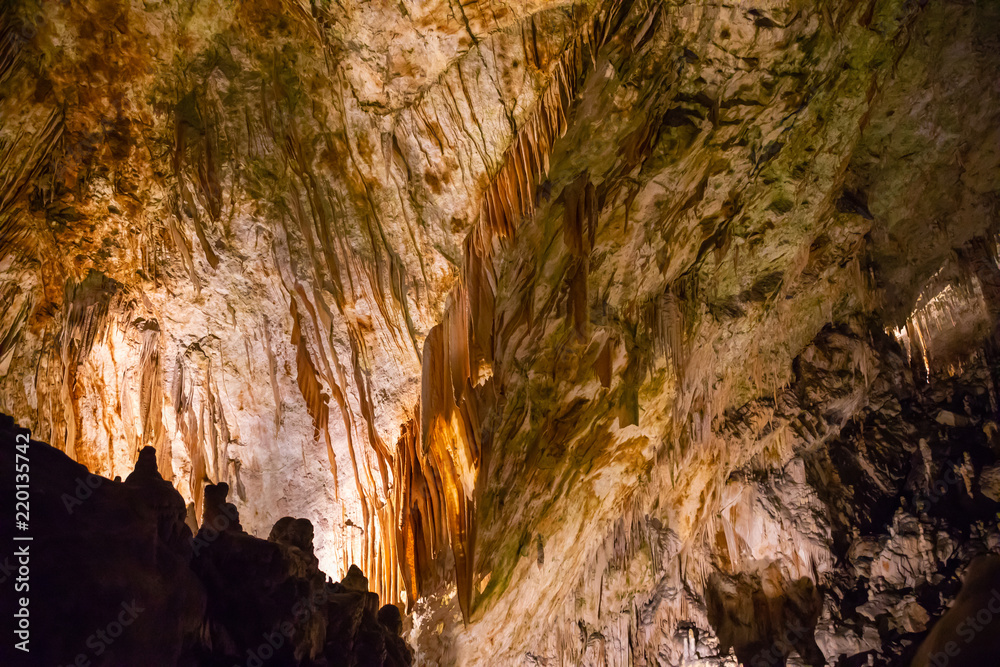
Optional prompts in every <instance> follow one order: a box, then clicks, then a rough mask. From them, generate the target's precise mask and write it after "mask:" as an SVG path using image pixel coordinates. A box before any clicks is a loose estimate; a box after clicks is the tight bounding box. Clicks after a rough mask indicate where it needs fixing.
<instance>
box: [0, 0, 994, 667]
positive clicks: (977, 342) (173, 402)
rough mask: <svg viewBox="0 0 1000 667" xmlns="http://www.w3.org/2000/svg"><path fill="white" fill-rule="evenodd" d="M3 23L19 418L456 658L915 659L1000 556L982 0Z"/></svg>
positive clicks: (451, 6) (86, 16) (0, 249)
mask: <svg viewBox="0 0 1000 667" xmlns="http://www.w3.org/2000/svg"><path fill="white" fill-rule="evenodd" d="M3 12H4V13H3V26H2V32H3V40H2V49H3V51H2V53H0V140H2V144H0V160H2V162H0V179H2V180H0V183H2V186H0V294H3V304H4V306H5V308H4V314H3V319H2V321H0V371H2V379H0V407H2V408H3V409H4V410H5V411H7V412H10V413H12V414H16V415H17V416H18V418H19V419H20V420H21V421H22V422H23V423H24V424H25V425H28V426H30V427H31V428H32V429H33V432H34V433H35V435H36V437H38V438H41V439H45V440H49V441H51V442H52V443H53V445H54V446H56V447H58V448H59V449H62V450H63V451H65V452H66V453H67V454H68V455H69V456H70V457H72V458H74V459H75V460H77V461H79V462H81V463H83V464H85V465H87V466H88V467H89V468H90V469H91V470H93V471H95V472H98V473H101V474H103V475H105V476H108V477H113V476H115V475H121V474H123V473H127V471H129V470H131V469H132V467H133V464H134V462H136V461H137V460H138V461H140V462H141V463H142V464H143V467H144V469H145V468H146V467H148V466H149V461H148V460H147V461H143V459H142V456H141V455H140V452H142V451H144V450H143V448H144V447H146V446H152V447H154V448H155V451H156V452H158V460H157V461H156V468H157V469H158V470H159V472H160V474H162V476H163V478H164V479H165V480H167V481H168V482H170V483H172V484H173V485H174V486H176V488H177V489H178V490H179V492H180V493H181V495H182V496H183V498H184V501H185V502H186V503H187V504H189V505H190V508H187V509H186V513H187V514H189V515H191V516H193V517H202V516H206V517H207V516H208V513H209V511H210V510H211V511H216V510H218V511H222V510H220V509H219V507H220V506H221V505H220V504H219V502H217V499H211V498H210V495H211V494H213V493H218V492H219V489H220V488H225V489H228V490H231V494H230V495H231V496H232V497H231V498H230V499H229V500H228V501H227V500H226V499H225V494H223V496H224V497H223V503H222V504H223V505H224V504H225V502H232V503H233V505H234V507H235V508H237V509H238V510H239V514H240V517H241V523H242V526H243V528H245V529H246V530H247V531H248V532H249V533H252V534H255V535H258V536H261V537H263V536H265V535H268V534H269V531H271V530H272V528H271V527H272V526H274V530H275V531H277V533H275V540H274V542H275V544H277V545H278V547H277V548H279V549H283V550H284V551H282V553H285V552H286V551H287V552H288V553H295V554H298V555H296V556H294V558H292V557H290V556H289V558H292V560H293V561H294V562H296V563H302V567H305V566H306V565H305V564H306V563H308V562H311V560H310V558H309V557H308V556H307V555H306V554H305V552H304V551H303V550H302V547H301V544H299V542H301V541H302V540H301V539H300V538H301V535H302V534H304V532H307V531H306V528H305V527H304V525H302V526H296V525H286V524H282V528H281V529H280V530H279V529H278V527H277V524H278V523H279V521H278V520H279V519H281V518H282V517H285V516H300V517H308V518H309V519H310V520H311V522H312V526H313V528H314V529H315V538H316V543H317V546H316V554H315V555H316V558H317V560H318V561H319V564H320V565H321V566H322V567H323V568H324V569H325V570H326V571H328V572H330V573H331V574H333V575H334V576H336V577H338V578H339V577H341V576H344V575H348V566H349V565H350V564H351V563H357V564H358V565H359V566H360V571H359V572H358V573H356V574H357V575H359V576H361V577H366V578H367V580H368V582H369V585H370V586H371V588H372V590H373V591H374V592H376V593H378V595H379V596H380V597H381V599H383V600H385V601H390V602H402V601H404V599H405V603H406V606H407V608H409V609H410V610H412V611H413V612H414V615H413V617H412V619H411V620H409V621H407V624H406V625H407V626H408V627H409V628H410V632H411V639H412V641H413V643H414V645H415V648H416V650H417V657H418V659H420V660H423V661H424V662H425V663H426V664H435V663H437V664H448V665H450V664H470V665H471V664H496V662H495V661H498V660H499V661H501V662H503V663H504V664H522V663H528V664H531V663H532V662H534V663H535V664H588V665H589V664H594V665H618V664H657V663H656V661H657V660H660V661H661V662H662V661H667V663H668V664H682V661H687V662H688V664H697V663H696V661H698V660H702V661H708V662H703V663H701V664H725V662H724V661H725V660H727V659H729V658H727V657H726V655H725V654H726V653H727V652H728V650H729V649H730V648H733V650H734V651H735V655H737V656H740V655H741V654H743V652H744V651H745V650H750V651H751V654H752V653H753V652H755V651H757V652H759V651H760V650H765V651H770V649H772V648H774V647H773V646H772V645H771V644H773V643H774V637H775V636H776V635H780V634H782V628H785V626H787V625H788V623H789V621H788V618H792V619H793V620H794V621H795V623H797V624H801V623H804V621H803V619H807V620H808V623H805V625H807V626H809V627H808V630H807V631H806V632H804V633H800V634H799V635H797V636H796V642H797V643H796V642H785V643H784V644H783V646H784V645H785V644H787V645H789V646H792V647H793V648H794V653H795V654H797V655H798V656H799V658H801V659H803V660H806V661H809V660H812V661H813V662H815V661H816V660H818V658H817V657H816V656H815V651H814V649H813V648H812V646H813V645H812V644H810V643H809V642H807V641H806V639H807V638H808V637H815V645H816V646H817V647H818V649H819V650H820V651H821V652H822V653H823V654H824V656H825V659H826V660H828V661H830V662H831V663H832V662H834V661H835V660H836V659H840V658H844V659H852V660H856V661H860V660H865V661H867V660H868V659H869V657H870V658H871V660H873V661H885V663H884V664H890V663H889V662H888V661H891V660H904V659H907V658H906V656H908V655H909V654H908V653H907V651H910V650H911V649H912V648H915V644H916V640H917V639H918V635H919V633H921V632H924V631H926V629H927V627H928V623H929V622H930V619H931V614H935V615H936V614H940V613H941V611H942V609H943V606H942V604H941V603H940V602H938V603H935V604H931V603H930V602H928V601H927V600H926V599H924V598H926V597H933V596H932V591H935V592H939V593H940V594H941V595H944V596H945V597H950V596H952V595H954V593H955V590H952V589H953V588H954V583H955V581H956V579H955V577H957V576H958V575H959V574H960V573H961V572H962V571H963V568H964V565H965V564H966V563H967V562H968V558H967V557H971V556H972V555H973V554H974V553H978V551H990V550H995V549H996V543H995V538H994V534H995V530H994V528H995V518H993V519H991V514H990V512H991V511H993V507H992V506H991V505H990V504H989V503H990V502H994V501H995V500H996V498H995V497H993V496H991V495H990V494H995V493H996V492H995V491H991V490H990V489H989V487H988V484H987V486H986V487H983V488H982V490H981V491H979V492H977V491H976V490H975V488H976V484H981V482H980V481H977V480H981V479H983V480H989V479H992V478H991V477H990V475H991V474H993V473H991V471H992V470H993V468H992V467H991V466H992V465H994V464H995V461H994V460H991V459H990V458H989V456H990V454H989V450H990V448H991V447H993V446H994V443H993V441H992V438H993V432H994V431H993V429H995V422H994V421H993V420H994V419H995V415H994V414H992V413H991V412H990V411H991V410H992V411H994V412H995V410H996V405H995V403H996V397H995V396H994V394H995V387H996V381H997V379H998V376H997V371H996V359H997V358H998V357H997V355H998V354H1000V351H998V350H997V348H996V341H997V340H998V338H997V336H996V329H995V327H996V322H997V321H998V314H1000V271H998V269H997V268H996V267H997V263H996V258H995V254H996V253H995V249H996V248H995V246H996V241H995V239H996V232H997V229H996V217H997V192H998V190H1000V182H998V179H1000V146H998V142H1000V140H998V134H997V132H998V130H997V128H998V127H1000V122H998V121H1000V89H998V85H1000V84H998V82H1000V76H998V74H1000V56H998V55H997V54H998V53H1000V44H998V43H997V34H998V32H1000V31H998V30H997V28H998V26H1000V16H998V9H997V7H996V5H995V3H959V2H942V3H912V2H903V1H900V0H872V1H871V2H818V3H814V4H809V5H806V4H803V3H795V2H773V3H760V4H759V6H750V5H747V6H743V5H714V4H706V3H689V2H652V1H651V2H644V1H639V0H636V1H629V0H607V1H596V0H595V1H593V2H580V3H564V2H555V1H554V0H553V1H548V0H533V1H525V2H517V3H514V2H498V1H492V2H491V1H489V0H483V1H481V2H469V3H461V2H458V3H455V2H416V1H413V0H404V1H403V2H401V3H397V4H396V5H392V4H391V3H363V4H352V3H337V2H321V1H319V0H317V1H316V2H311V3H301V2H296V1H293V0H284V1H282V0H244V1H241V2H223V1H220V2H206V3H194V4H190V3H179V2H163V3H156V4H155V5H154V4H151V3H143V4H142V6H140V5H137V4H135V3H126V2H122V1H120V0H100V1H96V0H80V1H67V2H63V1H58V2H49V3H34V2H32V1H29V0H23V1H21V2H16V3H10V4H9V5H8V6H7V7H5V9H4V10H3ZM903 387H905V388H908V389H900V388H903ZM956 387H959V388H960V390H961V391H964V392H966V395H967V396H968V397H970V398H969V403H970V405H969V406H967V407H965V406H963V407H961V408H959V407H958V406H955V405H951V401H952V399H951V398H947V397H942V392H944V393H947V391H954V390H956ZM991 392H993V393H991ZM904 405H905V406H907V407H906V409H905V410H904V409H903V407H902V406H904ZM893 410H896V411H897V412H896V413H893V412H892V411H893ZM859 424H863V425H866V426H865V427H864V428H862V427H861V426H859ZM970 424H974V426H970ZM990 424H994V425H993V426H990ZM955 429H966V431H961V433H963V434H965V435H962V436H961V437H962V438H964V439H965V441H967V442H973V441H975V444H976V447H978V449H976V448H975V447H973V446H972V445H966V444H959V443H957V442H953V440H954V439H955V438H957V437H959V436H953V435H952V433H953V431H954V430H955ZM973 431H974V432H975V437H974V438H973V437H972V436H971V435H969V433H971V432H973ZM870 433H875V434H876V436H875V437H876V444H868V440H867V438H868V437H869V434H870ZM942 433H943V435H942ZM966 436H968V437H966ZM862 443H864V447H863V448H862V449H860V450H859V452H860V453H856V452H855V451H853V448H855V447H862ZM939 446H940V447H941V448H942V450H941V451H938V449H936V448H937V447H939ZM945 452H947V453H945ZM966 452H969V453H968V461H967V462H966V459H965V458H964V456H965V453H966ZM976 452H978V453H976ZM918 453H919V457H917V455H918ZM960 454H961V455H960ZM914 457H917V458H919V465H918V464H917V463H912V462H911V459H914V461H915V460H916V458H914ZM949 457H952V458H949ZM954 457H958V459H957V460H958V462H956V460H953V459H954ZM911 463H912V465H911ZM943 470H946V471H951V472H952V473H953V474H954V475H958V476H959V477H961V478H962V480H967V481H963V482H962V484H961V485H954V484H953V485H950V486H949V489H950V490H949V494H947V495H946V497H947V498H949V499H951V500H954V501H955V502H958V499H957V498H952V496H953V495H955V494H956V493H957V491H956V489H958V488H959V487H961V488H964V489H965V490H966V491H967V492H968V494H971V495H970V500H969V502H970V503H972V506H973V507H972V509H973V510H974V511H973V512H972V513H971V515H970V516H969V517H966V518H965V519H960V518H957V517H955V516H953V515H951V514H949V513H948V512H945V508H950V507H951V504H949V502H950V501H949V502H943V501H942V502H935V503H930V505H931V507H930V510H927V509H926V508H923V509H920V508H918V507H917V506H916V505H914V503H917V502H918V501H919V502H920V503H925V504H926V500H922V499H921V498H922V496H921V495H920V494H921V491H920V489H921V488H925V487H926V488H929V489H933V483H934V482H935V480H936V479H937V477H936V475H938V474H944V473H943V472H942V471H943ZM956 470H961V471H962V472H955V471H956ZM921 471H923V472H921ZM921 474H922V475H923V477H922V478H920V475H921ZM913 476H916V477H915V478H914V479H915V480H916V481H914V480H911V479H910V477H913ZM921 484H922V485H923V487H922V486H921ZM223 485H225V486H224V487H223ZM960 495H961V494H959V496H960ZM900 499H905V500H906V502H907V503H909V504H908V505H907V506H906V507H905V508H901V509H900V508H899V502H900ZM176 510H178V508H176V507H174V508H173V509H172V510H171V511H176ZM935 512H937V514H935ZM924 514H926V515H927V516H926V517H925V516H924ZM970 518H971V521H970ZM956 521H957V523H956ZM963 521H964V524H963ZM991 521H992V522H993V524H992V526H993V527H992V528H991V524H990V522H991ZM976 522H979V523H981V524H982V525H981V526H980V525H979V523H976ZM970 523H971V524H972V525H974V526H979V527H978V528H975V530H972V532H971V533H970V532H969V531H970V530H971V529H969V528H968V526H969V525H970ZM960 524H961V525H960ZM954 531H958V532H954ZM977 531H978V532H977ZM991 531H992V532H991ZM942 534H943V537H942ZM883 541H884V543H883ZM282 545H283V546H282ZM949 545H950V546H949ZM291 550H298V551H291ZM272 551H273V550H272ZM299 552H301V553H299ZM956 553H957V554H960V555H961V556H962V557H961V558H959V559H958V560H956V558H958V557H957V556H955V555H954V554H956ZM918 554H919V558H918V557H917V555H918ZM913 559H916V560H915V561H914V560H913ZM911 561H912V562H911ZM959 561H961V562H959ZM879 568H881V569H879ZM803 578H805V579H806V580H807V581H808V582H810V584H811V585H812V586H814V587H815V589H816V590H817V591H818V592H819V593H821V595H820V599H821V602H820V603H817V604H819V605H820V607H821V609H818V610H817V609H813V608H812V606H811V603H810V604H806V603H805V600H806V598H808V599H809V600H813V598H812V597H811V594H810V595H809V596H805V595H804V594H802V595H799V593H796V594H795V595H791V594H790V593H789V592H788V591H799V592H800V593H801V590H804V589H800V588H796V586H797V585H799V584H798V582H801V581H803ZM800 586H801V587H805V584H804V583H803V584H801V585H800ZM948 586H951V587H952V589H949V588H948ZM726 591H730V593H731V592H732V591H744V592H745V593H746V595H748V596H749V597H750V598H754V595H757V597H758V598H760V599H761V600H765V599H766V600H767V601H768V602H767V605H765V606H768V605H770V606H769V608H771V607H773V608H774V609H773V610H772V612H773V613H771V612H769V613H771V615H770V616H768V615H767V614H759V616H760V618H761V619H764V618H765V617H766V618H769V619H770V620H768V621H767V622H766V623H764V621H763V620H762V621H761V623H762V624H759V625H754V624H753V623H751V624H750V625H749V626H748V627H746V628H742V629H739V631H736V630H734V629H733V628H734V627H737V626H736V625H733V623H734V622H735V621H733V619H739V618H742V617H744V616H745V615H746V613H747V612H746V610H745V609H740V608H739V607H738V605H737V606H732V605H729V604H728V603H727V602H726V600H727V599H729V597H727V596H728V595H729V593H726ZM737 597H739V596H738V595H737ZM775 600H785V602H774V601H775ZM788 600H794V601H795V604H792V603H791V602H787V601H788ZM852 605H853V606H854V607H862V608H863V610H862V611H854V610H853V609H852V610H851V611H850V613H848V612H847V611H846V610H847V609H848V608H849V607H851V606H852ZM864 605H868V606H867V607H865V606H864ZM754 608H755V609H756V607H754ZM786 608H787V609H786ZM793 608H794V609H793ZM788 609H793V611H788ZM375 611H377V610H375ZM786 617H787V618H786ZM744 620H745V619H744ZM737 625H738V624H737ZM748 637H755V638H756V639H754V640H753V641H749V640H747V638H748ZM745 640H746V641H745ZM741 642H742V643H741ZM754 642H757V643H758V644H760V643H761V642H763V644H765V645H766V646H763V647H761V646H757V647H756V648H750V649H747V647H748V646H751V645H752V644H754ZM769 643H770V644H769ZM800 645H801V646H800ZM779 648H780V647H779ZM785 648H787V647H785ZM788 652H789V651H786V650H785V649H784V648H780V650H776V651H774V652H773V654H774V655H773V657H774V659H775V660H776V661H777V660H778V659H779V658H778V655H779V654H781V656H780V659H781V660H784V659H785V655H786V654H787V653H788ZM803 652H807V653H812V654H813V655H810V656H805V655H802V653H803ZM769 655H770V654H769ZM858 656H861V657H858ZM712 660H714V661H715V662H714V663H713V662H711V661H712ZM851 664H854V663H851ZM858 664H864V663H862V662H858ZM876 664H883V663H882V662H876ZM899 664H902V663H899Z"/></svg>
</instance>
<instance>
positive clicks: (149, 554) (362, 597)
mask: <svg viewBox="0 0 1000 667" xmlns="http://www.w3.org/2000/svg"><path fill="white" fill-rule="evenodd" d="M2 420H3V421H2V423H0V437H2V439H3V440H2V442H3V446H2V447H0V469H2V470H4V471H5V472H6V471H9V470H13V469H14V459H15V454H16V450H15V448H14V446H13V443H14V435H15V433H17V432H22V433H26V432H25V431H23V430H21V429H16V428H15V427H14V425H13V423H12V422H11V420H10V418H9V417H6V416H2ZM29 452H30V454H29V456H30V461H31V470H32V471H33V475H34V476H33V479H32V500H31V509H32V512H31V515H32V518H31V523H30V525H31V536H32V538H33V539H32V540H31V542H30V549H31V551H30V553H31V558H30V575H29V581H30V588H29V589H28V590H27V592H26V593H24V594H25V595H30V599H31V603H30V610H31V635H30V636H31V639H30V643H29V645H28V647H29V648H30V652H29V653H27V654H25V653H23V652H19V651H18V650H16V649H15V648H14V646H13V645H12V644H11V643H10V642H4V645H3V647H2V649H0V656H2V661H3V664H5V665H84V664H90V665H115V666H119V665H120V666H122V667H124V666H126V665H129V666H134V665H162V666H164V667H166V666H170V667H175V666H177V667H179V666H182V665H183V666H195V665H197V666H203V667H210V666H215V665H220V666H221V665H227V666H228V665H232V664H242V665H254V664H256V665H263V664H273V665H289V666H292V665H295V666H302V667H332V666H333V665H344V666H351V667H408V666H409V665H411V664H412V658H411V655H410V651H409V649H408V647H407V646H406V645H405V643H404V642H403V641H402V640H401V639H400V638H399V632H398V629H397V628H392V627H387V626H386V625H385V623H384V622H383V621H382V620H381V618H376V613H375V611H374V610H372V609H371V608H370V607H372V605H373V603H372V602H371V601H370V600H369V596H374V594H373V593H367V592H365V593H357V592H345V591H344V590H342V589H339V588H337V587H336V586H335V585H332V584H327V583H326V577H325V576H324V574H323V573H322V572H321V571H320V570H319V569H318V567H317V566H316V559H315V557H312V544H311V538H312V535H311V530H309V529H308V528H309V527H308V522H303V520H301V519H291V520H290V524H289V523H288V522H286V523H284V524H282V525H281V526H276V527H275V530H276V532H278V533H279V534H280V535H281V536H282V537H290V538H291V540H293V542H291V543H289V542H282V541H278V542H277V543H275V542H272V541H265V540H261V539H258V538H255V537H252V536H250V535H247V534H246V533H245V532H244V531H243V530H242V529H241V528H240V526H239V517H238V515H237V514H235V511H234V509H233V505H232V504H231V503H227V502H226V494H227V492H228V489H227V488H226V487H225V485H224V484H219V485H213V486H208V487H206V489H205V520H204V523H203V524H202V528H201V529H200V530H199V531H198V534H197V535H196V536H192V535H191V532H190V530H188V528H187V525H186V523H185V518H186V511H185V508H184V501H183V499H182V498H181V496H180V494H179V493H178V492H177V491H176V490H174V489H173V487H172V486H171V485H170V484H169V483H168V482H165V481H164V480H163V478H162V477H160V475H159V473H158V472H157V471H156V465H155V462H156V458H155V457H156V452H155V451H154V450H153V448H151V447H146V448H144V449H143V450H142V452H141V453H140V455H139V457H138V459H137V461H136V467H135V470H134V471H133V472H132V473H131V474H130V475H129V476H128V477H127V478H126V480H125V482H117V481H111V480H109V479H106V478H103V477H99V476H97V475H93V474H91V473H89V472H88V471H87V469H86V468H84V467H83V466H81V465H79V464H78V463H75V462H73V461H72V460H70V459H69V458H68V457H66V455H65V454H63V453H62V452H60V451H58V450H56V449H54V448H52V447H49V446H48V445H46V444H44V443H41V442H35V441H32V442H31V444H30V448H29ZM10 477H11V476H10V475H8V476H7V479H5V480H4V482H3V483H2V486H0V488H2V489H3V490H4V493H6V494H7V495H9V496H11V497H13V495H14V493H13V491H14V485H13V484H12V483H11V482H12V480H11V479H10ZM15 534H18V533H15V531H14V530H13V521H11V520H9V517H7V516H6V515H5V517H4V522H3V530H2V531H0V538H2V539H3V540H4V543H5V544H19V543H17V542H14V541H13V537H14V535H15ZM309 557H312V558H311V560H310V559H309ZM9 562H10V559H9V557H8V560H7V562H6V563H5V564H4V568H5V572H7V571H8V564H9ZM14 569H15V571H16V569H17V568H16V567H15V568H14ZM4 576H5V583H7V579H8V578H12V577H9V575H7V574H5V575H4ZM14 597H15V596H10V595H4V597H3V613H4V616H5V617H6V618H11V617H13V614H14V612H15V602H14ZM374 606H375V607H376V608H377V606H378V600H377V596H375V602H374ZM397 618H398V611H397ZM123 626H124V627H123Z"/></svg>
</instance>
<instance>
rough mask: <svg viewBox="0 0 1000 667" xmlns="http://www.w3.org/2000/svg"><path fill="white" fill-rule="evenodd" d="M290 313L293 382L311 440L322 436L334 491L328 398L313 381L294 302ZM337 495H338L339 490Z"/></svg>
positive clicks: (333, 459) (309, 360)
mask: <svg viewBox="0 0 1000 667" xmlns="http://www.w3.org/2000/svg"><path fill="white" fill-rule="evenodd" d="M290 310H291V315H292V345H294V346H295V368H296V376H295V377H296V382H297V383H298V385H299V391H300V392H301V393H302V398H303V399H304V400H305V402H306V409H307V410H308V411H309V416H310V417H311V418H312V422H313V438H314V439H315V440H319V438H320V436H321V435H322V436H323V438H324V440H325V442H326V454H327V460H328V461H329V463H330V474H331V475H332V476H333V484H334V486H335V487H336V485H337V478H338V475H337V457H336V455H335V454H334V453H333V443H332V442H331V441H330V428H329V419H330V406H329V400H330V397H329V396H328V395H327V394H326V392H324V391H323V386H322V385H321V384H320V382H319V379H318V377H317V373H316V367H315V366H314V365H313V362H312V357H310V355H309V350H308V348H307V347H306V343H305V340H303V337H302V327H301V324H300V322H299V310H298V306H297V305H296V303H295V299H292V301H291V307H290ZM337 494H338V495H339V490H338V491H337Z"/></svg>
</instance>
